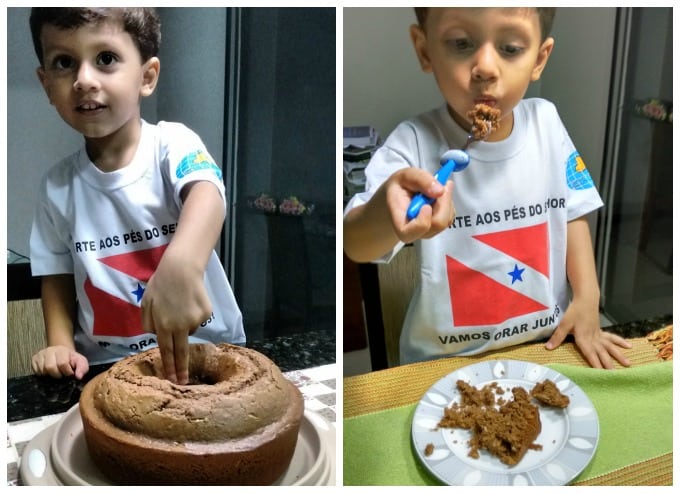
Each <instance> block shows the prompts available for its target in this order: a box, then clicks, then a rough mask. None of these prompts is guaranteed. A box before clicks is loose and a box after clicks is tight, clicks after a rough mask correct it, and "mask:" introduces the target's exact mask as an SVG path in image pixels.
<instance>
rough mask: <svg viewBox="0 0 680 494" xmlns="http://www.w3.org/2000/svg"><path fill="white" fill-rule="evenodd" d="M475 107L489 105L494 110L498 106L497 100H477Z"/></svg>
mask: <svg viewBox="0 0 680 494" xmlns="http://www.w3.org/2000/svg"><path fill="white" fill-rule="evenodd" d="M475 105H487V106H490V107H491V108H494V107H495V106H496V100H495V99H494V98H491V97H480V98H475Z"/></svg>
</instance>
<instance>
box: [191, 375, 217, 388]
mask: <svg viewBox="0 0 680 494" xmlns="http://www.w3.org/2000/svg"><path fill="white" fill-rule="evenodd" d="M218 382H220V380H219V379H217V377H216V376H213V375H211V374H203V373H202V374H191V375H190V376H189V382H188V383H187V386H196V385H199V384H208V385H212V384H217V383H218Z"/></svg>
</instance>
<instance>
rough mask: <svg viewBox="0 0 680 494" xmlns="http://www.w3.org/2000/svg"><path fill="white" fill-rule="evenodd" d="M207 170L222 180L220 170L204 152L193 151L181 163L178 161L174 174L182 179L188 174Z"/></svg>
mask: <svg viewBox="0 0 680 494" xmlns="http://www.w3.org/2000/svg"><path fill="white" fill-rule="evenodd" d="M201 170H209V171H212V172H213V173H214V174H215V175H216V176H217V178H219V179H220V180H222V170H220V167H219V166H217V165H216V164H215V161H214V160H213V159H212V157H211V156H210V155H209V154H208V153H207V151H204V150H198V151H194V152H192V153H189V154H187V155H186V156H185V157H184V158H182V161H180V163H179V166H178V167H177V170H176V171H175V174H176V175H177V178H179V179H182V178H184V177H186V176H187V175H189V174H190V173H193V172H197V171H201Z"/></svg>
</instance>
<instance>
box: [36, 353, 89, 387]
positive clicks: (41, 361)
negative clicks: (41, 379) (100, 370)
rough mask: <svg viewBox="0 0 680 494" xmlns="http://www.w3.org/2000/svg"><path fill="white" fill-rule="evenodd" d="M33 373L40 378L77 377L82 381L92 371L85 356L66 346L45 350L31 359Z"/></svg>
mask: <svg viewBox="0 0 680 494" xmlns="http://www.w3.org/2000/svg"><path fill="white" fill-rule="evenodd" d="M31 367H32V368H33V372H34V373H35V374H37V375H39V376H45V375H48V376H51V377H54V378H60V377H70V376H75V378H76V379H82V378H83V376H84V375H85V374H86V373H87V371H88V370H89V369H90V364H89V363H88V361H87V358H86V357H85V356H84V355H81V354H80V353H78V352H76V351H75V350H73V349H72V348H69V347H67V346H64V345H55V346H49V347H47V348H43V349H42V350H40V351H39V352H38V353H36V354H35V355H33V358H32V359H31Z"/></svg>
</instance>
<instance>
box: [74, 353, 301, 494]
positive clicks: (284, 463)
mask: <svg viewBox="0 0 680 494" xmlns="http://www.w3.org/2000/svg"><path fill="white" fill-rule="evenodd" d="M189 376H190V381H189V384H186V385H178V384H174V383H172V382H170V381H168V380H166V379H164V378H163V367H162V362H161V356H160V352H159V350H158V348H154V349H151V350H148V351H146V352H143V353H139V354H137V355H134V356H131V357H127V358H125V359H123V360H121V361H120V362H117V363H116V364H114V365H113V366H112V367H111V368H110V369H109V370H108V371H106V372H104V373H102V374H100V375H99V376H97V377H95V378H94V379H93V380H91V381H90V382H89V383H88V384H87V385H86V386H85V388H84V389H83V392H82V394H81V397H80V414H81V417H82V421H83V428H84V433H85V440H86V443H87V447H88V450H89V454H90V456H91V458H92V460H93V462H94V463H95V464H96V465H97V467H98V468H99V469H100V470H101V471H102V472H103V473H104V474H105V475H106V476H107V477H108V478H109V479H110V480H111V481H112V482H113V483H117V484H156V485H159V484H185V485H190V484H193V485H195V484H218V485H267V484H271V483H273V482H274V481H275V480H276V479H277V478H278V477H280V476H281V475H282V474H283V473H284V472H285V470H286V468H287V467H288V465H289V463H290V461H291V458H292V457H293V453H294V451H295V445H296V443H297V437H298V430H299V427H300V421H301V419H302V414H303V411H304V403H303V399H302V395H301V394H300V391H299V390H298V389H297V388H296V387H295V386H294V385H293V384H292V383H291V382H290V381H288V380H287V379H286V378H285V377H284V376H283V374H282V373H281V371H280V370H279V368H278V367H277V366H276V365H275V364H274V363H273V362H272V361H271V360H269V359H268V358H267V357H265V356H264V355H262V354H261V353H259V352H256V351H254V350H251V349H248V348H244V347H240V346H235V345H230V344H226V343H224V344H220V345H217V346H215V345H211V344H194V345H190V357H189Z"/></svg>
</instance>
